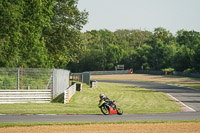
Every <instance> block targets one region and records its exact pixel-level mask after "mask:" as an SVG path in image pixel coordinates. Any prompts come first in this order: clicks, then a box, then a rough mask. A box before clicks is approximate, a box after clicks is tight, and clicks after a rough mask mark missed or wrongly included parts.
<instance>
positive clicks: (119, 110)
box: [117, 107, 123, 115]
mask: <svg viewBox="0 0 200 133" xmlns="http://www.w3.org/2000/svg"><path fill="white" fill-rule="evenodd" d="M117 114H118V115H122V114H123V110H122V108H120V107H117Z"/></svg>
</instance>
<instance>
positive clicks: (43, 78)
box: [0, 67, 53, 90]
mask: <svg viewBox="0 0 200 133" xmlns="http://www.w3.org/2000/svg"><path fill="white" fill-rule="evenodd" d="M52 73H53V71H52V69H44V68H23V67H19V68H0V89H8V90H13V89H14V90H15V89H16V90H23V89H52V84H53V81H52Z"/></svg>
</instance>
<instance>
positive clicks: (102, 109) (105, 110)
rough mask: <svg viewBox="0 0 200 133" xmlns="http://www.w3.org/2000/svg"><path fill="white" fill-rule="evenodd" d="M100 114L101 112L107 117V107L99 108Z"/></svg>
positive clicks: (108, 112)
mask: <svg viewBox="0 0 200 133" xmlns="http://www.w3.org/2000/svg"><path fill="white" fill-rule="evenodd" d="M101 112H102V113H103V114H104V115H109V114H110V111H109V107H107V106H102V107H101Z"/></svg>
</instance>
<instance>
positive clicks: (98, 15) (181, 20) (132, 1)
mask: <svg viewBox="0 0 200 133" xmlns="http://www.w3.org/2000/svg"><path fill="white" fill-rule="evenodd" d="M78 9H79V10H80V11H83V10H86V11H87V12H89V17H88V23H87V24H86V25H85V26H84V27H83V30H82V32H85V31H90V30H100V29H108V30H110V31H112V32H114V31H116V30H118V29H129V30H132V29H140V30H148V31H152V32H153V31H154V29H155V28H158V27H163V28H165V29H167V30H169V31H170V32H172V33H173V34H175V33H176V32H177V31H178V30H181V29H184V30H188V31H190V30H195V31H198V32H200V0H79V1H78Z"/></svg>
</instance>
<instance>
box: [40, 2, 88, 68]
mask: <svg viewBox="0 0 200 133" xmlns="http://www.w3.org/2000/svg"><path fill="white" fill-rule="evenodd" d="M77 4H78V1H77V0H57V1H56V2H55V3H54V8H53V12H54V16H53V18H52V19H51V28H52V29H51V31H50V32H47V33H46V34H45V35H44V36H45V37H46V44H47V48H48V55H49V57H50V60H51V61H52V63H53V65H54V67H60V68H65V67H66V65H67V64H68V63H69V61H72V62H74V61H77V57H78V53H79V51H81V50H82V46H81V45H82V43H81V39H80V36H81V32H80V30H81V29H82V27H83V25H84V24H86V22H87V16H88V13H87V12H85V11H83V12H80V11H79V10H78V8H77Z"/></svg>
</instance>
